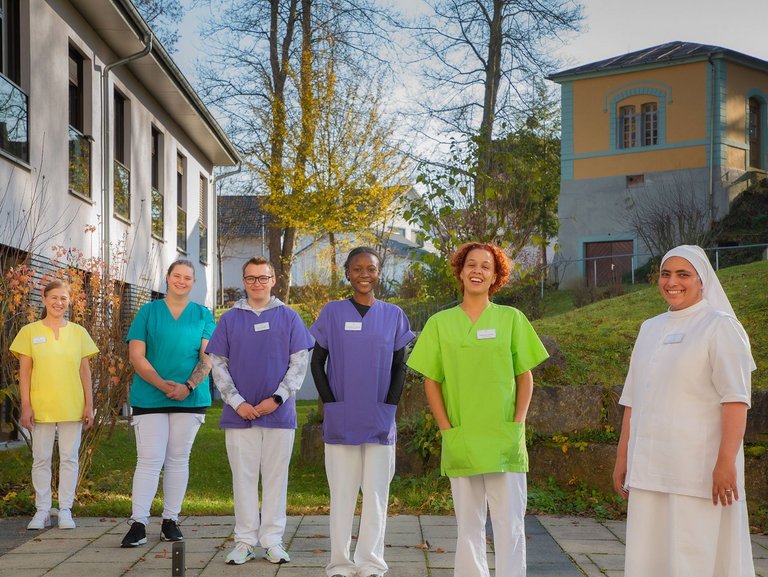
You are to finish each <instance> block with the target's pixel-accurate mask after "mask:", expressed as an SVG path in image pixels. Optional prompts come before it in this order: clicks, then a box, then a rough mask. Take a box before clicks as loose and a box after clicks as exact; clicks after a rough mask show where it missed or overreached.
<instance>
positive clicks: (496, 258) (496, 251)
mask: <svg viewBox="0 0 768 577" xmlns="http://www.w3.org/2000/svg"><path fill="white" fill-rule="evenodd" d="M476 248H479V249H481V250H487V251H488V252H489V253H491V255H493V262H494V272H495V273H496V282H494V283H493V284H492V285H491V286H490V287H489V288H488V296H491V295H493V294H494V293H495V292H497V291H498V290H499V289H500V288H501V287H503V286H504V285H506V284H507V281H509V275H510V274H511V273H512V265H510V264H509V259H508V258H507V255H506V254H504V251H503V250H501V247H498V246H496V245H495V244H490V243H487V242H467V243H465V244H462V245H461V246H460V247H459V248H457V249H456V251H455V252H454V253H453V254H452V255H451V258H450V259H449V262H450V264H451V268H452V269H453V276H455V277H456V280H458V281H459V288H460V289H461V292H462V293H463V292H464V284H463V283H462V282H461V276H460V275H461V269H463V268H464V262H465V261H466V260H467V255H468V254H469V253H470V252H471V251H473V250H475V249H476Z"/></svg>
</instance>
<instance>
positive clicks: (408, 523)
mask: <svg viewBox="0 0 768 577" xmlns="http://www.w3.org/2000/svg"><path fill="white" fill-rule="evenodd" d="M27 521H28V519H24V520H19V519H2V520H0V554H1V555H2V556H0V577H40V576H42V575H45V576H46V577H83V576H86V577H88V576H92V577H161V576H162V577H169V576H171V573H172V572H171V544H170V543H164V542H161V541H160V540H159V537H158V532H159V522H158V520H156V519H153V520H152V521H151V523H150V526H149V530H148V538H149V541H148V543H147V544H146V545H145V546H143V547H137V548H135V549H121V548H120V541H121V539H122V538H123V535H124V534H125V532H126V531H127V529H128V526H127V525H126V523H125V521H124V520H121V519H114V518H100V519H99V518H76V521H77V523H78V528H77V529H75V530H69V531H65V530H60V529H51V530H48V531H43V532H31V531H29V532H27V531H25V530H24V529H23V526H24V524H25V523H26V522H27ZM233 522H234V519H233V517H188V518H186V519H182V520H181V528H182V531H183V532H184V537H185V549H186V568H187V569H186V575H187V577H219V576H224V577H246V576H247V577H313V576H317V577H324V575H325V572H324V571H323V567H324V565H325V564H326V563H327V560H328V549H329V547H330V543H329V539H328V517H327V516H304V517H289V519H288V528H287V531H286V542H287V545H288V547H287V548H288V551H289V553H290V555H291V562H290V563H288V564H286V565H272V564H270V563H268V562H267V561H264V560H261V559H258V560H255V561H250V562H248V563H246V564H245V565H242V566H230V565H226V564H225V563H224V557H225V556H226V554H227V552H228V551H229V549H231V548H232V545H233V544H232V541H231V534H232V526H233ZM526 525H527V531H528V577H545V576H546V577H583V576H587V577H598V576H607V577H620V576H622V575H623V571H622V567H623V564H624V545H623V541H624V523H623V522H618V521H606V522H602V523H600V522H597V521H594V520H592V519H581V518H574V517H548V516H536V517H528V518H527V519H526ZM455 540H456V523H455V520H454V518H453V517H448V516H445V517H442V516H429V515H423V516H420V517H416V516H410V515H402V516H396V517H391V518H390V519H389V522H388V524H387V539H386V542H387V550H386V554H385V555H386V559H387V562H388V563H389V565H390V570H389V572H388V573H387V575H388V577H452V575H453V569H452V566H453V552H454V548H455ZM752 541H753V550H754V555H755V565H756V569H757V574H758V576H759V577H768V536H764V535H763V536H758V535H755V536H753V540H752ZM490 562H491V566H492V563H493V556H492V555H491V556H490ZM500 577H501V576H500Z"/></svg>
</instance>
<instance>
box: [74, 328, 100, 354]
mask: <svg viewBox="0 0 768 577" xmlns="http://www.w3.org/2000/svg"><path fill="white" fill-rule="evenodd" d="M78 326H79V325H78ZM98 352H99V347H97V346H96V343H94V342H93V339H92V338H91V335H89V334H88V331H87V330H85V328H84V327H80V354H81V355H82V357H81V358H87V357H92V356H93V355H95V354H96V353H98Z"/></svg>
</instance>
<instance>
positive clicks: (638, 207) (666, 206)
mask: <svg viewBox="0 0 768 577" xmlns="http://www.w3.org/2000/svg"><path fill="white" fill-rule="evenodd" d="M619 220H620V222H621V223H622V224H623V225H624V226H626V227H627V228H628V229H629V230H631V231H632V232H633V233H635V234H636V235H637V237H638V238H639V239H641V240H642V241H643V243H644V244H645V246H647V247H648V250H650V251H651V254H653V255H654V256H659V257H660V256H662V255H663V254H664V253H666V252H667V251H668V250H670V249H672V248H674V247H676V246H678V245H680V244H701V243H702V242H704V240H705V239H706V236H707V233H708V232H709V229H710V220H709V211H708V210H707V201H706V195H705V194H702V193H701V191H699V190H697V184H696V183H695V182H693V181H692V180H684V179H682V178H676V179H675V180H674V181H673V182H671V183H668V184H662V185H660V186H658V187H650V186H648V187H639V188H637V189H630V191H629V194H628V195H627V197H626V198H625V211H624V213H623V214H622V215H621V217H620V219H619Z"/></svg>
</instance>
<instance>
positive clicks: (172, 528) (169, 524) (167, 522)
mask: <svg viewBox="0 0 768 577" xmlns="http://www.w3.org/2000/svg"><path fill="white" fill-rule="evenodd" d="M160 540H161V541H183V540H184V535H182V534H181V531H179V526H178V525H177V524H176V521H174V520H173V519H163V526H162V527H161V528H160Z"/></svg>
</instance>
